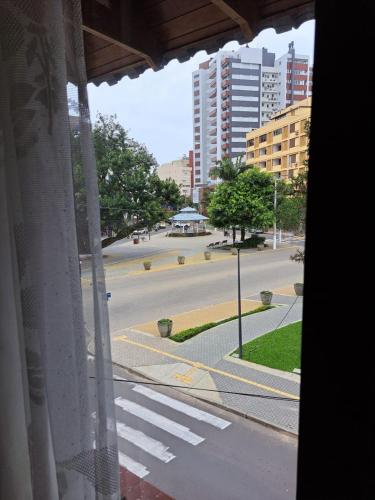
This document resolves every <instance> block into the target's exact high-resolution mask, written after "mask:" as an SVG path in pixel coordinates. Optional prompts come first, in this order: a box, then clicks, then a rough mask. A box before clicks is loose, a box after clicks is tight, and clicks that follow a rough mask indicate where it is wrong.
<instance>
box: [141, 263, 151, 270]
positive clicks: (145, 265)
mask: <svg viewBox="0 0 375 500" xmlns="http://www.w3.org/2000/svg"><path fill="white" fill-rule="evenodd" d="M143 267H144V268H145V271H149V270H150V269H151V262H147V261H146V262H144V263H143Z"/></svg>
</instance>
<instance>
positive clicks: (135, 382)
mask: <svg viewBox="0 0 375 500" xmlns="http://www.w3.org/2000/svg"><path fill="white" fill-rule="evenodd" d="M89 378H93V379H96V377H89ZM109 380H112V381H113V382H126V383H129V384H143V385H157V386H162V387H173V388H177V389H189V391H190V390H191V391H206V392H215V393H221V394H233V395H236V396H250V397H254V398H260V399H272V400H276V401H294V402H298V399H294V398H285V397H282V396H265V395H264V394H254V393H251V392H236V391H222V390H220V389H206V388H202V387H186V386H183V385H173V384H162V383H159V382H143V381H140V380H130V379H125V378H122V379H117V378H113V379H109ZM297 397H298V396H296V398H297Z"/></svg>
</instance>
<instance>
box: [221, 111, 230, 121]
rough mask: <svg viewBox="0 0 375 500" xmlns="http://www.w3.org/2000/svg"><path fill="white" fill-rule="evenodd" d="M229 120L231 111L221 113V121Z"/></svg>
mask: <svg viewBox="0 0 375 500" xmlns="http://www.w3.org/2000/svg"><path fill="white" fill-rule="evenodd" d="M227 118H229V111H225V113H221V119H222V120H226V119H227Z"/></svg>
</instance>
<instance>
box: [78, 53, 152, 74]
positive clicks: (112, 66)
mask: <svg viewBox="0 0 375 500" xmlns="http://www.w3.org/2000/svg"><path fill="white" fill-rule="evenodd" d="M133 57H134V58H135V57H137V56H136V55H134V56H133ZM137 66H147V65H145V62H144V61H143V60H134V61H132V62H131V63H129V61H128V60H125V61H124V60H122V59H119V60H116V61H111V62H110V63H107V64H103V65H102V66H100V67H98V68H93V69H91V70H90V71H88V76H89V77H90V79H93V78H97V77H100V76H102V75H107V74H111V73H117V72H120V71H122V70H124V69H132V68H134V67H137Z"/></svg>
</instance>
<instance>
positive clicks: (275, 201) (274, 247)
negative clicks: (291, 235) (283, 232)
mask: <svg viewBox="0 0 375 500" xmlns="http://www.w3.org/2000/svg"><path fill="white" fill-rule="evenodd" d="M276 183H277V178H276V177H275V192H274V197H273V211H274V213H273V249H274V250H276V208H277V187H276Z"/></svg>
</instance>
